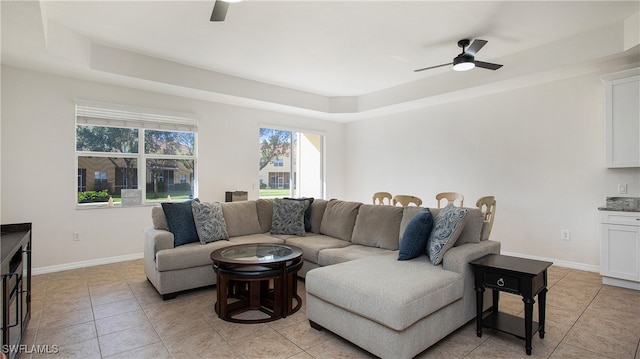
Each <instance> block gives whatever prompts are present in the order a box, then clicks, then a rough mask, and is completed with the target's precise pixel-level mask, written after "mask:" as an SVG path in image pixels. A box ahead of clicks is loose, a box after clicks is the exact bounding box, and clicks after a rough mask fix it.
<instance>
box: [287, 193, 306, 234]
mask: <svg viewBox="0 0 640 359" xmlns="http://www.w3.org/2000/svg"><path fill="white" fill-rule="evenodd" d="M284 199H293V200H296V201H308V202H309V205H307V209H306V210H305V211H304V230H305V231H307V232H311V227H312V225H311V204H312V203H313V197H302V198H289V197H285V198H284Z"/></svg>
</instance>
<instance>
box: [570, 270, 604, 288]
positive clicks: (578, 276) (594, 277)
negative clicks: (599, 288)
mask: <svg viewBox="0 0 640 359" xmlns="http://www.w3.org/2000/svg"><path fill="white" fill-rule="evenodd" d="M563 279H564V280H569V281H571V282H574V281H578V282H585V283H590V284H594V285H602V276H601V275H600V274H599V273H596V272H587V271H581V270H576V269H572V270H570V271H569V273H567V275H566V276H565V277H564V278H563Z"/></svg>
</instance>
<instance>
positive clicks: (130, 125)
mask: <svg viewBox="0 0 640 359" xmlns="http://www.w3.org/2000/svg"><path fill="white" fill-rule="evenodd" d="M100 105H101V106H96V105H95V104H94V103H91V102H84V101H82V102H81V103H79V104H77V105H76V164H77V170H78V199H77V201H78V204H79V205H82V206H86V205H90V204H91V203H94V202H105V201H107V200H108V199H109V197H112V198H113V200H114V202H116V203H118V202H120V201H121V195H122V190H123V189H134V190H135V189H137V190H140V191H141V194H142V195H141V197H142V198H143V202H144V203H146V202H154V201H161V200H165V199H166V198H167V196H169V195H170V196H171V198H172V199H175V200H181V199H188V198H193V197H194V195H195V191H196V189H197V186H196V183H195V178H196V163H197V158H196V153H197V152H196V140H197V127H196V125H197V123H196V120H195V118H193V117H184V116H176V115H174V114H171V115H168V114H166V113H159V112H154V111H153V110H148V109H138V108H128V107H127V108H123V106H117V105H104V104H100ZM88 176H93V178H87V177H88ZM176 179H177V180H176Z"/></svg>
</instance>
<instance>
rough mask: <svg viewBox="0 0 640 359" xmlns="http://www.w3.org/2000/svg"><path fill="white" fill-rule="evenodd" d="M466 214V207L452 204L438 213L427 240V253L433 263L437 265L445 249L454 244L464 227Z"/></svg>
mask: <svg viewBox="0 0 640 359" xmlns="http://www.w3.org/2000/svg"><path fill="white" fill-rule="evenodd" d="M466 214H467V209H466V208H460V207H455V206H454V205H452V204H449V205H447V206H446V207H445V208H443V209H442V210H441V211H440V213H438V216H437V217H436V219H435V221H434V223H433V230H432V231H431V234H430V235H429V241H428V242H427V255H428V256H429V259H430V260H431V263H433V265H439V264H440V263H441V262H442V258H443V257H444V254H445V253H446V251H447V250H449V248H451V247H453V245H454V244H455V242H456V240H457V239H458V236H460V233H461V232H462V229H463V228H464V224H465V223H464V217H465V216H466Z"/></svg>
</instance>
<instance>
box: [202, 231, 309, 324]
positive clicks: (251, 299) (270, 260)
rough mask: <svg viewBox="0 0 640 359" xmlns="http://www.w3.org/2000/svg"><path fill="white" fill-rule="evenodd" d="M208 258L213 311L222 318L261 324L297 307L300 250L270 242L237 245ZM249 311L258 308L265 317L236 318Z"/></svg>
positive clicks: (214, 253)
mask: <svg viewBox="0 0 640 359" xmlns="http://www.w3.org/2000/svg"><path fill="white" fill-rule="evenodd" d="M211 260H212V261H213V270H214V271H215V272H216V278H217V288H216V289H217V290H216V291H217V302H216V305H215V310H216V313H218V316H219V317H220V318H221V319H224V320H226V321H230V322H237V323H264V322H270V321H273V320H276V319H280V318H284V317H286V316H287V315H290V314H293V313H295V312H296V311H298V310H299V309H300V307H301V305H302V300H301V298H300V296H299V295H298V293H297V291H298V281H297V278H296V274H297V273H298V271H299V270H300V268H301V267H302V249H300V248H298V247H295V246H290V245H284V244H272V243H255V244H240V245H236V246H231V247H225V248H220V249H218V250H215V251H213V252H212V253H211ZM294 299H295V301H296V305H295V306H294V305H293V300H294ZM249 310H259V311H261V312H263V313H265V314H267V315H268V317H267V318H260V319H243V318H237V317H236V316H237V315H238V314H241V313H244V312H246V311H249Z"/></svg>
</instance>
